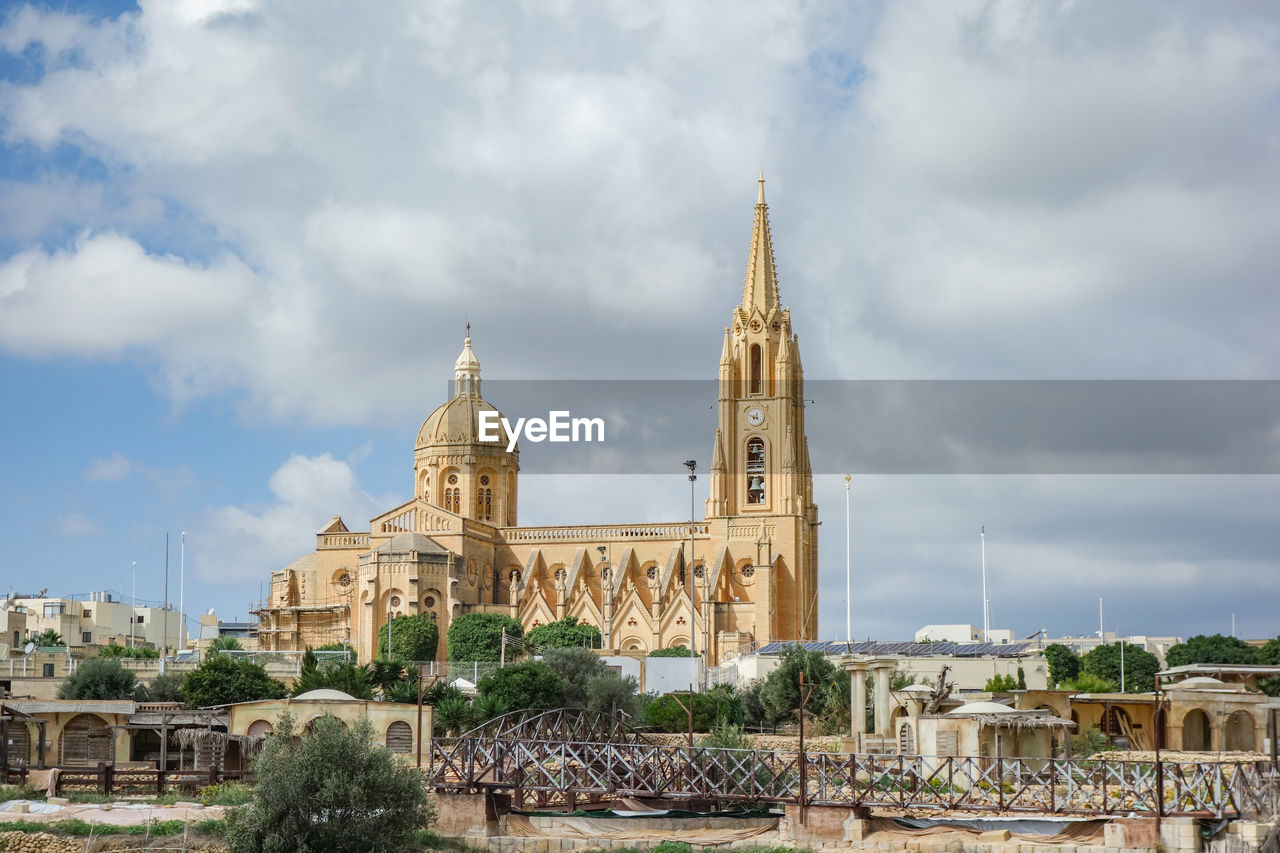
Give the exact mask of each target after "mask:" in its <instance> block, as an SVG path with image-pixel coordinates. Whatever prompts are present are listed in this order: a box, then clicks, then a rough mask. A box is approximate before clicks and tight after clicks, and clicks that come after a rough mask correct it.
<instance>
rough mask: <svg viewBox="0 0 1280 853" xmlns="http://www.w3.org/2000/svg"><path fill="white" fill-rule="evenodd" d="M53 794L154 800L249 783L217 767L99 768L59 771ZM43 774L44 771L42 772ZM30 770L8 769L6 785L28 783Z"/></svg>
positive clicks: (246, 778)
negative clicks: (234, 782) (209, 787)
mask: <svg viewBox="0 0 1280 853" xmlns="http://www.w3.org/2000/svg"><path fill="white" fill-rule="evenodd" d="M56 769H57V770H58V774H57V782H56V788H55V793H56V795H57V796H65V795H67V794H74V793H98V794H105V795H108V796H117V795H118V796H157V797H161V796H164V795H165V794H168V793H172V792H187V793H193V794H194V793H195V792H197V791H199V790H200V789H201V788H203V787H205V786H206V785H214V784H217V783H220V782H227V781H230V780H242V781H246V782H250V781H252V776H251V775H250V774H248V773H241V772H238V771H225V770H220V769H218V768H217V767H212V768H209V769H207V770H158V769H154V768H134V767H117V766H116V765H114V764H99V765H98V766H97V767H60V768H56ZM45 772H47V771H45ZM30 773H31V768H28V767H21V768H17V767H13V768H10V769H9V773H8V780H7V782H8V783H9V784H14V785H21V784H26V783H27V782H28V781H29V778H30Z"/></svg>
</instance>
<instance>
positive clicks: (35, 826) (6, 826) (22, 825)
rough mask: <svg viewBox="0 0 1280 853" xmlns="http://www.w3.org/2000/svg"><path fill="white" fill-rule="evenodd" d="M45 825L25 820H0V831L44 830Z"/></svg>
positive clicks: (29, 831)
mask: <svg viewBox="0 0 1280 853" xmlns="http://www.w3.org/2000/svg"><path fill="white" fill-rule="evenodd" d="M46 829H47V827H46V826H45V825H44V824H43V823H29V822H28V821H25V820H0V832H26V833H32V832H44V831H45V830H46Z"/></svg>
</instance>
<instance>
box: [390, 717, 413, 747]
mask: <svg viewBox="0 0 1280 853" xmlns="http://www.w3.org/2000/svg"><path fill="white" fill-rule="evenodd" d="M387 749H389V750H391V751H392V752H396V753H400V754H401V755H407V754H408V753H410V752H412V751H413V729H412V728H410V727H409V724H408V723H406V722H404V721H403V720H396V721H395V722H394V723H392V724H391V725H389V726H387Z"/></svg>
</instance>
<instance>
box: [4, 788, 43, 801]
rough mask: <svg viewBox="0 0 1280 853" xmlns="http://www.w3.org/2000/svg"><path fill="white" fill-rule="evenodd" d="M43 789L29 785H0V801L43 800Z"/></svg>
mask: <svg viewBox="0 0 1280 853" xmlns="http://www.w3.org/2000/svg"><path fill="white" fill-rule="evenodd" d="M44 797H45V793H44V791H41V790H40V789H39V788H33V787H31V786H30V785H0V803H7V802H8V801H9V800H43V799H44Z"/></svg>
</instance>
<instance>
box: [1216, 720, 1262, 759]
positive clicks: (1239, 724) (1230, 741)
mask: <svg viewBox="0 0 1280 853" xmlns="http://www.w3.org/2000/svg"><path fill="white" fill-rule="evenodd" d="M1254 735H1255V731H1254V725H1253V717H1251V716H1249V712H1248V711H1236V712H1234V713H1233V714H1231V716H1229V717H1227V720H1226V722H1224V723H1223V724H1222V743H1223V749H1226V750H1228V751H1232V752H1253V751H1254V750H1255V749H1257V740H1256V739H1255V737H1254Z"/></svg>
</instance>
